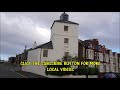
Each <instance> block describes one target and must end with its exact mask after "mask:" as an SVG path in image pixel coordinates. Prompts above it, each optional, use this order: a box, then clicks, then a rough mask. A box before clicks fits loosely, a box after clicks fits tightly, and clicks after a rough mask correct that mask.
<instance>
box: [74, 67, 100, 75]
mask: <svg viewBox="0 0 120 90" xmlns="http://www.w3.org/2000/svg"><path fill="white" fill-rule="evenodd" d="M76 72H78V74H79V75H98V74H99V70H98V68H95V67H80V68H78V69H77V70H76Z"/></svg>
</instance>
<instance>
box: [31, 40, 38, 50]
mask: <svg viewBox="0 0 120 90" xmlns="http://www.w3.org/2000/svg"><path fill="white" fill-rule="evenodd" d="M36 46H37V44H36V41H35V42H34V44H33V47H32V49H34V48H36Z"/></svg>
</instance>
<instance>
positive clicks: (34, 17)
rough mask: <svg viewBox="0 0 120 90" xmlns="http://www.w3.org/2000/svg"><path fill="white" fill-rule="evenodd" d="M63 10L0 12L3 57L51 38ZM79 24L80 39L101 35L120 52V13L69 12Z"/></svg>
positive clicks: (0, 55)
mask: <svg viewBox="0 0 120 90" xmlns="http://www.w3.org/2000/svg"><path fill="white" fill-rule="evenodd" d="M62 13H63V12H0V57H1V59H3V60H8V57H10V56H16V54H20V53H22V52H23V50H24V48H25V45H27V49H29V48H31V47H32V46H33V43H34V42H35V41H36V43H37V45H40V44H43V43H46V42H48V41H50V35H51V30H50V27H51V25H52V23H53V21H54V20H59V17H60V15H61V14H62ZM66 13H67V14H69V20H70V21H73V22H76V23H79V33H78V34H79V39H81V40H86V39H94V38H97V39H98V40H99V42H100V44H101V45H105V46H106V48H108V49H111V50H112V51H113V52H118V53H120V40H119V39H120V13H119V12H66Z"/></svg>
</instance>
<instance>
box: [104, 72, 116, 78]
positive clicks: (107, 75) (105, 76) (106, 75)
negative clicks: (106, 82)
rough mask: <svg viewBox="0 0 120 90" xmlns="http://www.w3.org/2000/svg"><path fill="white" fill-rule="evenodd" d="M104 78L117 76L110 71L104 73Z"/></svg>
mask: <svg viewBox="0 0 120 90" xmlns="http://www.w3.org/2000/svg"><path fill="white" fill-rule="evenodd" d="M104 78H117V76H116V75H115V74H114V73H112V72H110V73H106V74H105V75H104Z"/></svg>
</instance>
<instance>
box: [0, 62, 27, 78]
mask: <svg viewBox="0 0 120 90" xmlns="http://www.w3.org/2000/svg"><path fill="white" fill-rule="evenodd" d="M0 78H25V77H24V76H22V75H21V74H19V73H16V72H15V71H12V70H10V69H8V68H7V67H5V66H4V65H3V64H0Z"/></svg>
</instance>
